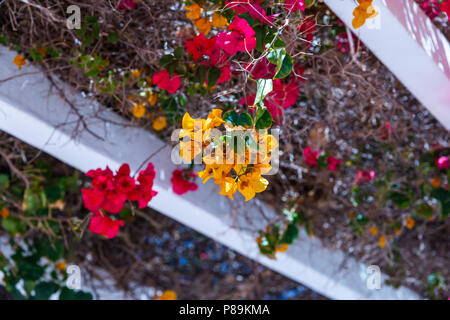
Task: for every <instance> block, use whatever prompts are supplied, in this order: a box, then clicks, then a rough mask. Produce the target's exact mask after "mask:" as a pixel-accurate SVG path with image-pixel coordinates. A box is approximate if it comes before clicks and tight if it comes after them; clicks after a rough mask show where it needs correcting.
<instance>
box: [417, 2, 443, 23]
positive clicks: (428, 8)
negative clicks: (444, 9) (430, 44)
mask: <svg viewBox="0 0 450 320" xmlns="http://www.w3.org/2000/svg"><path fill="white" fill-rule="evenodd" d="M420 7H421V8H422V9H423V11H425V13H426V15H427V16H428V17H430V19H434V18H436V17H437V16H438V15H439V13H441V4H440V2H439V1H438V0H425V1H423V2H422V3H421V4H420Z"/></svg>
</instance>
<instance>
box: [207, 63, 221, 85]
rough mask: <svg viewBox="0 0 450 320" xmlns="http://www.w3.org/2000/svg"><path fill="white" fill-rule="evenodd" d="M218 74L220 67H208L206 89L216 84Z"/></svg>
mask: <svg viewBox="0 0 450 320" xmlns="http://www.w3.org/2000/svg"><path fill="white" fill-rule="evenodd" d="M220 74H221V72H220V69H219V68H217V67H211V68H209V69H208V89H210V88H211V87H213V86H215V85H216V84H217V81H219V78H220Z"/></svg>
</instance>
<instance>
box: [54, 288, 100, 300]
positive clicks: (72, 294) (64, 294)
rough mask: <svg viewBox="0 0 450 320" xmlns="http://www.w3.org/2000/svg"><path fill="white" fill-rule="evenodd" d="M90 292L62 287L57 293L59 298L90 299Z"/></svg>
mask: <svg viewBox="0 0 450 320" xmlns="http://www.w3.org/2000/svg"><path fill="white" fill-rule="evenodd" d="M92 299H93V297H92V294H90V293H89V292H84V291H75V290H72V289H69V288H67V287H64V288H63V289H62V290H61V294H60V295H59V300H92Z"/></svg>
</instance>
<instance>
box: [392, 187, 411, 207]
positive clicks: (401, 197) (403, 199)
mask: <svg viewBox="0 0 450 320" xmlns="http://www.w3.org/2000/svg"><path fill="white" fill-rule="evenodd" d="M387 198H388V199H389V200H392V202H393V203H394V204H395V205H396V206H398V207H399V208H407V207H409V205H410V204H411V199H410V198H409V197H408V196H407V195H406V194H404V193H400V192H397V191H391V192H389V193H388V195H387Z"/></svg>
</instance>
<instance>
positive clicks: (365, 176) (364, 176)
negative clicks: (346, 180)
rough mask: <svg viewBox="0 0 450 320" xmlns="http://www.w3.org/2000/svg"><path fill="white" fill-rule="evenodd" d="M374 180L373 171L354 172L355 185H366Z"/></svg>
mask: <svg viewBox="0 0 450 320" xmlns="http://www.w3.org/2000/svg"><path fill="white" fill-rule="evenodd" d="M373 180H375V171H370V170H364V171H361V170H358V171H357V172H356V178H355V184H360V183H362V182H365V183H368V182H372V181H373Z"/></svg>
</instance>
